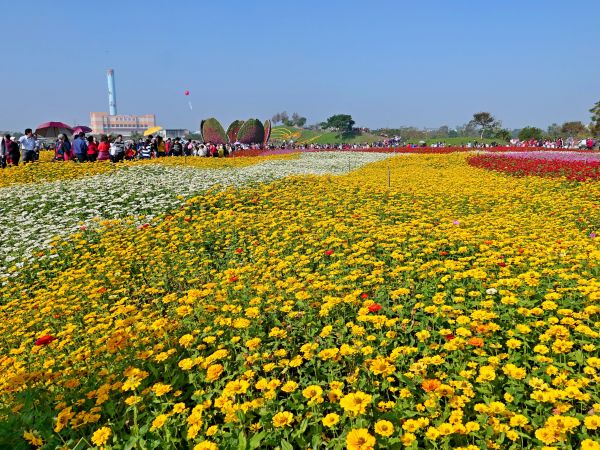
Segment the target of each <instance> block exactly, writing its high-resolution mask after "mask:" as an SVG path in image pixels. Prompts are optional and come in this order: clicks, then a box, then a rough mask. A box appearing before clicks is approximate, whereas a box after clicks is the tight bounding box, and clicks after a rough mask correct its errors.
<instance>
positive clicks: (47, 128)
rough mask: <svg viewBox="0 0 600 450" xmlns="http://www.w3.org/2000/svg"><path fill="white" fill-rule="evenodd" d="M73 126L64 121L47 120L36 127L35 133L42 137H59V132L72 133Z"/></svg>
mask: <svg viewBox="0 0 600 450" xmlns="http://www.w3.org/2000/svg"><path fill="white" fill-rule="evenodd" d="M71 133H73V128H71V127H70V126H69V125H67V124H66V123H62V122H46V123H43V124H41V125H38V127H37V128H36V129H35V134H37V135H38V136H42V137H47V138H51V137H54V138H55V137H58V135H59V134H71Z"/></svg>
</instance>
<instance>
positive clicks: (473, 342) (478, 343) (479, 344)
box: [467, 337, 483, 347]
mask: <svg viewBox="0 0 600 450" xmlns="http://www.w3.org/2000/svg"><path fill="white" fill-rule="evenodd" d="M467 344H469V345H472V346H473V347H483V339H481V338H479V337H472V338H471V339H469V340H468V341H467Z"/></svg>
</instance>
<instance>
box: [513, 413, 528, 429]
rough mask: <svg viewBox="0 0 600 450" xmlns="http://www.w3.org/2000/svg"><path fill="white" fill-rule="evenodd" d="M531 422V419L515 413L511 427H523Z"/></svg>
mask: <svg viewBox="0 0 600 450" xmlns="http://www.w3.org/2000/svg"><path fill="white" fill-rule="evenodd" d="M528 423H529V419H528V418H527V417H525V416H523V415H521V414H515V415H514V416H512V417H511V418H510V426H511V427H522V426H524V425H527V424H528Z"/></svg>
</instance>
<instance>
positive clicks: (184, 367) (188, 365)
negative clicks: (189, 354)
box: [178, 358, 194, 370]
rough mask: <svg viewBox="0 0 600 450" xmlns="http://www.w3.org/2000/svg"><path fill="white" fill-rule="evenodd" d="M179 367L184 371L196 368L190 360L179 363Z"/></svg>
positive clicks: (186, 359)
mask: <svg viewBox="0 0 600 450" xmlns="http://www.w3.org/2000/svg"><path fill="white" fill-rule="evenodd" d="M178 366H179V367H180V368H181V369H182V370H190V369H191V368H192V367H194V361H193V360H192V359H190V358H185V359H182V360H181V361H179V363H178Z"/></svg>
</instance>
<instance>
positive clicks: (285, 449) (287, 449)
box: [281, 439, 294, 450]
mask: <svg viewBox="0 0 600 450" xmlns="http://www.w3.org/2000/svg"><path fill="white" fill-rule="evenodd" d="M281 450H294V447H292V444H290V443H289V442H288V441H286V440H285V439H284V440H283V441H281Z"/></svg>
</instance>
